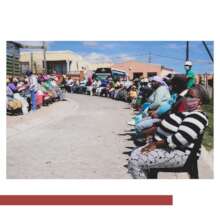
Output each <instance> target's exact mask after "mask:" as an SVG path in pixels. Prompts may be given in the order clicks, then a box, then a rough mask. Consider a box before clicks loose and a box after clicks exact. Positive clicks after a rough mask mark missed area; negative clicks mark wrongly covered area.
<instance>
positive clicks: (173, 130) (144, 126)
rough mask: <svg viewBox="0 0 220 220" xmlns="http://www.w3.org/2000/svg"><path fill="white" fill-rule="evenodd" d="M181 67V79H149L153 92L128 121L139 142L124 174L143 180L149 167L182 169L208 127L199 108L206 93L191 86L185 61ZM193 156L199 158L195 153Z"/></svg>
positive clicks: (206, 101) (187, 65)
mask: <svg viewBox="0 0 220 220" xmlns="http://www.w3.org/2000/svg"><path fill="white" fill-rule="evenodd" d="M185 67H186V75H185V76H184V77H183V76H182V77H181V76H175V77H173V78H171V79H170V80H167V79H161V78H158V77H156V78H155V77H154V78H152V82H151V84H152V87H153V88H154V91H153V93H152V94H151V95H150V96H149V97H148V98H147V100H146V102H145V103H143V104H142V106H141V109H140V110H139V111H138V113H137V114H136V115H135V117H134V118H133V120H132V121H131V122H129V124H130V125H132V126H134V128H135V131H136V136H135V137H136V140H137V141H138V142H139V143H140V142H141V143H142V144H141V146H140V145H139V147H135V148H134V149H133V151H132V152H131V155H130V158H129V161H128V172H129V173H130V174H131V176H132V177H133V178H135V179H139V178H144V179H145V178H147V176H148V175H147V173H148V172H149V170H150V169H152V168H157V169H158V168H179V167H183V166H184V164H185V163H186V161H187V159H188V158H189V155H190V154H191V152H192V151H193V148H194V146H195V143H196V141H197V140H198V139H199V138H202V135H203V133H204V130H205V128H206V127H207V126H208V117H207V114H206V113H205V112H203V109H202V105H203V104H207V103H208V101H209V96H208V92H207V91H206V89H205V88H204V87H203V86H201V85H196V84H195V76H194V74H193V72H192V71H191V67H192V63H191V62H186V63H185ZM189 71H190V73H189ZM196 154H197V157H199V156H200V152H199V151H198V152H196Z"/></svg>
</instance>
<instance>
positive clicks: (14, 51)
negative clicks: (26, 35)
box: [6, 41, 22, 75]
mask: <svg viewBox="0 0 220 220" xmlns="http://www.w3.org/2000/svg"><path fill="white" fill-rule="evenodd" d="M21 47H22V45H21V44H19V43H17V42H14V41H7V48H6V51H7V52H6V53H7V74H8V75H17V74H19V73H20V64H19V57H20V48H21Z"/></svg>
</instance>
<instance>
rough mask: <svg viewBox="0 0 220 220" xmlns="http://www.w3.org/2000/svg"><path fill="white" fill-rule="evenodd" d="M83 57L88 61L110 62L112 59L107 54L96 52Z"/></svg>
mask: <svg viewBox="0 0 220 220" xmlns="http://www.w3.org/2000/svg"><path fill="white" fill-rule="evenodd" d="M84 59H85V60H86V61H87V62H89V63H112V59H111V58H110V57H109V56H107V55H105V54H101V53H96V52H93V53H90V54H88V55H86V56H84Z"/></svg>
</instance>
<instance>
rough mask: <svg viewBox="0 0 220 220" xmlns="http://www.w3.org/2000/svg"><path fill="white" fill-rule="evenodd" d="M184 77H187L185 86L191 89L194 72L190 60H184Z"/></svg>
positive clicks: (193, 84)
mask: <svg viewBox="0 0 220 220" xmlns="http://www.w3.org/2000/svg"><path fill="white" fill-rule="evenodd" d="M184 67H185V70H186V78H187V88H188V89H191V88H192V87H194V86H195V84H196V77H195V73H194V72H193V71H192V62H191V61H189V60H187V61H186V62H185V65H184Z"/></svg>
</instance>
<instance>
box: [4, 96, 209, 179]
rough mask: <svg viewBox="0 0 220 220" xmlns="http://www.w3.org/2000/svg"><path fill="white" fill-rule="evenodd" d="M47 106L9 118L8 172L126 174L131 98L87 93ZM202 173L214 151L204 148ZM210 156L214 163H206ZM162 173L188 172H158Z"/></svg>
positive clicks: (26, 174)
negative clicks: (103, 96)
mask: <svg viewBox="0 0 220 220" xmlns="http://www.w3.org/2000/svg"><path fill="white" fill-rule="evenodd" d="M67 98H68V101H66V102H58V103H54V104H53V105H50V106H49V107H43V108H41V109H40V110H38V111H37V112H34V113H29V114H27V115H25V116H16V117H8V118H7V177H8V178H43V179H46V178H77V179H78V178H79V179H94V178H95V179H103V178H109V179H112V178H114V179H127V178H130V176H129V175H128V174H127V169H126V168H125V167H124V165H126V164H127V159H128V155H127V154H126V152H129V151H130V150H131V148H132V147H133V146H134V144H133V142H132V141H131V140H128V139H129V136H123V135H119V134H124V133H126V131H128V130H129V129H130V127H129V126H128V125H127V121H129V120H130V119H131V110H130V109H129V108H128V107H129V106H128V104H127V103H123V102H119V101H115V100H111V99H106V98H101V97H90V96H85V95H75V94H74V95H69V94H68V95H67ZM202 155H203V156H202V158H201V159H200V161H199V173H200V178H212V177H213V168H212V161H213V159H212V157H210V155H209V154H208V153H203V154H202ZM207 162H210V163H209V164H211V165H210V166H207ZM159 178H165V179H169V178H172V179H173V178H174V179H181V178H188V176H187V175H186V174H175V173H170V174H169V173H160V174H159Z"/></svg>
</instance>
